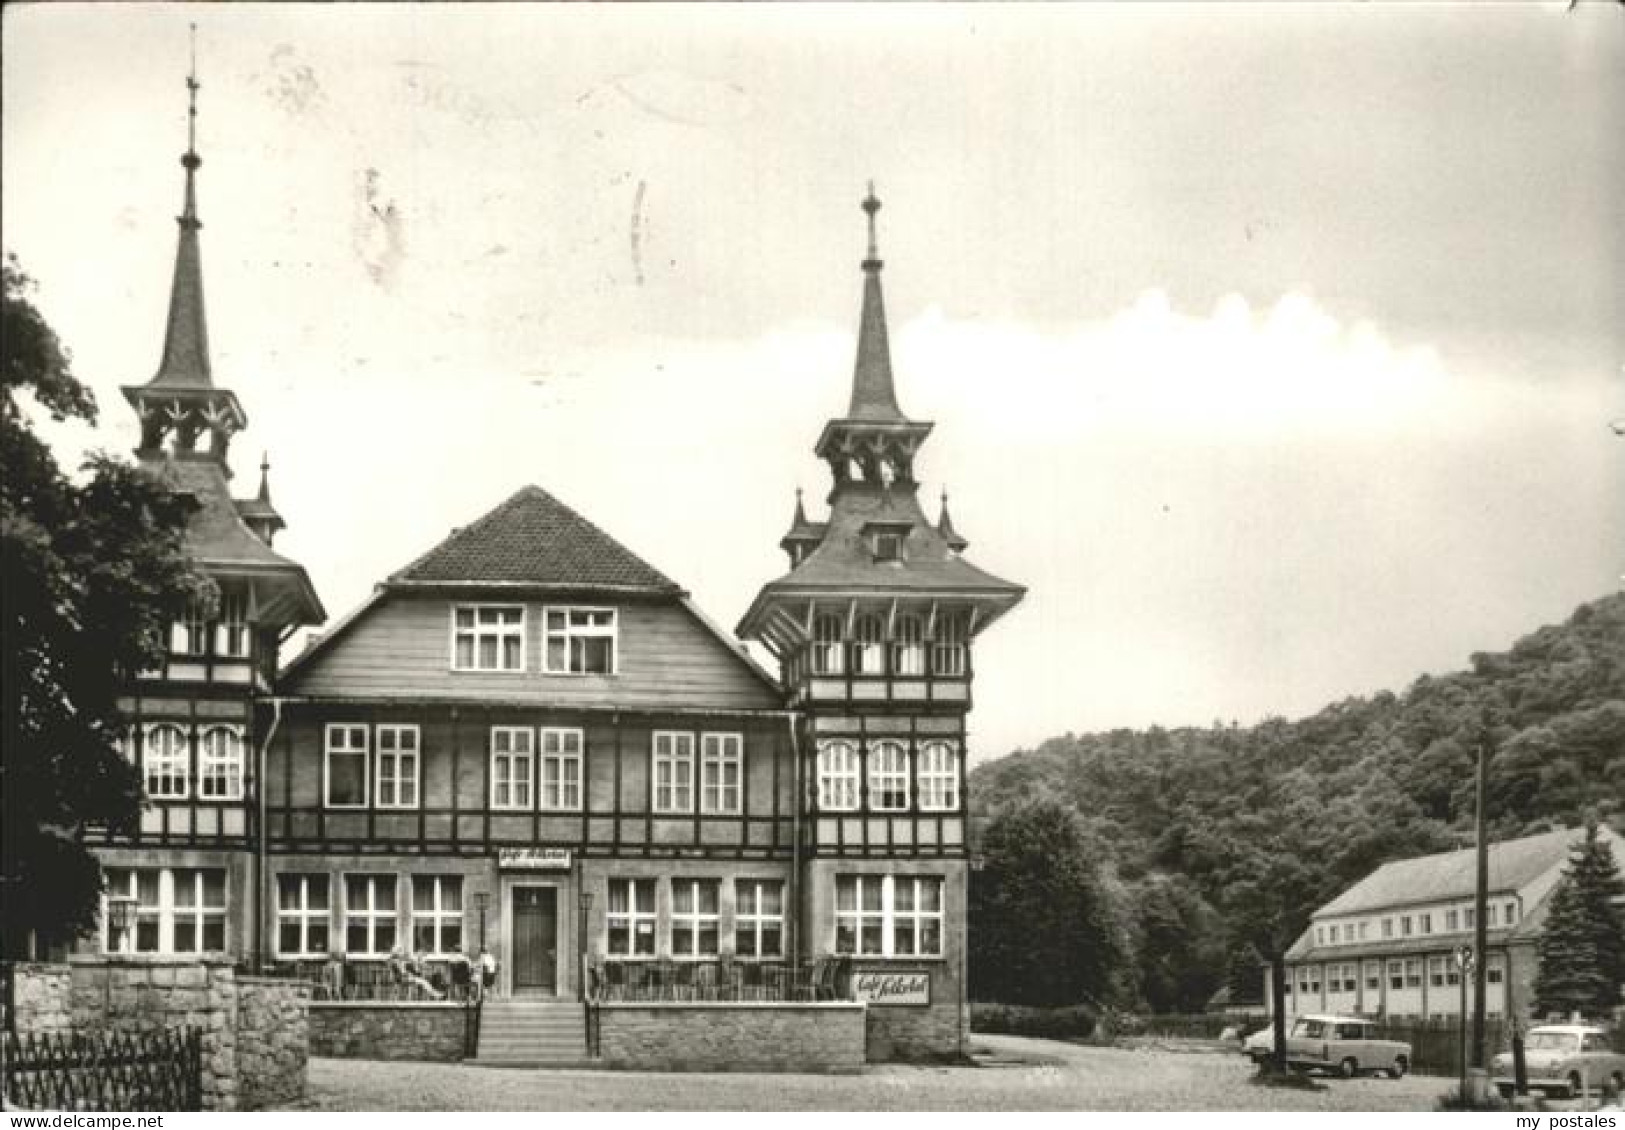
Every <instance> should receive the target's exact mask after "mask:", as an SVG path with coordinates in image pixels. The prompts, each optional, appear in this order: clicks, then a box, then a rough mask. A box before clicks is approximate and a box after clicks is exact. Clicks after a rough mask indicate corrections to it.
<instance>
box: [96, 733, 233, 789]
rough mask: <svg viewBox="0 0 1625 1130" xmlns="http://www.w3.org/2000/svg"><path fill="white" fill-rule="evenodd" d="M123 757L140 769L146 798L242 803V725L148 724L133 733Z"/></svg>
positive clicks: (128, 739) (126, 744)
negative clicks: (194, 797) (240, 801)
mask: <svg viewBox="0 0 1625 1130" xmlns="http://www.w3.org/2000/svg"><path fill="white" fill-rule="evenodd" d="M124 750H125V756H126V757H128V758H129V759H130V761H131V762H132V763H134V764H136V765H139V766H140V767H141V783H142V787H143V789H144V790H145V791H146V795H147V797H148V799H150V800H187V799H189V798H191V797H193V796H194V795H195V796H196V797H197V799H199V800H242V799H243V774H244V764H245V750H244V742H243V727H242V726H240V725H237V724H233V723H218V724H215V725H209V726H198V727H189V726H181V725H178V724H176V723H173V722H152V723H148V724H147V725H144V726H142V727H141V728H140V729H139V730H138V731H135V732H132V733H131V734H130V736H129V737H128V738H127V739H126V741H125V746H124Z"/></svg>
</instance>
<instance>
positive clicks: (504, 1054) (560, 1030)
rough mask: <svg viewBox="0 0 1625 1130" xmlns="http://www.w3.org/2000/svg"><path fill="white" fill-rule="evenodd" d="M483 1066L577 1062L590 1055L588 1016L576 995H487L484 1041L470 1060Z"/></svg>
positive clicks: (482, 1020) (482, 1016)
mask: <svg viewBox="0 0 1625 1130" xmlns="http://www.w3.org/2000/svg"><path fill="white" fill-rule="evenodd" d="M471 1062H473V1063H474V1064H476V1065H478V1066H481V1067H579V1066H584V1065H586V1064H588V1063H590V1062H591V1061H590V1060H589V1059H588V1057H587V1016H586V1009H585V1006H583V1005H581V1004H580V1003H578V1002H576V1001H549V1000H525V999H524V998H519V999H507V1000H492V999H489V998H487V1000H486V1001H485V1003H484V1005H482V1006H481V1009H480V1042H479V1045H478V1047H477V1048H476V1051H475V1057H474V1059H473V1060H472V1061H471Z"/></svg>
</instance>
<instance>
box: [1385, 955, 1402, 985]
mask: <svg viewBox="0 0 1625 1130" xmlns="http://www.w3.org/2000/svg"><path fill="white" fill-rule="evenodd" d="M1388 987H1389V988H1390V989H1403V988H1404V987H1405V966H1404V964H1403V963H1402V962H1398V961H1390V962H1389V963H1388Z"/></svg>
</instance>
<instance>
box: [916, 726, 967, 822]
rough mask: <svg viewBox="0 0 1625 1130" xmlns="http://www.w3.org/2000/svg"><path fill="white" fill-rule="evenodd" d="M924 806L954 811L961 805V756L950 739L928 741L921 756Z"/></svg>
mask: <svg viewBox="0 0 1625 1130" xmlns="http://www.w3.org/2000/svg"><path fill="white" fill-rule="evenodd" d="M919 778H920V809H921V810H922V811H925V812H952V811H953V810H954V809H956V808H958V807H959V757H958V755H957V753H956V752H955V750H954V747H953V746H951V745H949V744H948V743H947V742H926V743H925V744H924V745H923V746H921V747H920V757H919Z"/></svg>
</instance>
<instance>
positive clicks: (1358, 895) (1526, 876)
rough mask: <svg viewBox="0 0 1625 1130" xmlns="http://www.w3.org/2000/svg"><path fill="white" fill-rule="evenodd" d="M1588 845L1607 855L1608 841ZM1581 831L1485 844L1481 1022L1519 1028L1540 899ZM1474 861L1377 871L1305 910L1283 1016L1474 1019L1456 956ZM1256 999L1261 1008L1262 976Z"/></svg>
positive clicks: (1413, 862)
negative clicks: (1510, 1020)
mask: <svg viewBox="0 0 1625 1130" xmlns="http://www.w3.org/2000/svg"><path fill="white" fill-rule="evenodd" d="M1598 835H1599V836H1600V837H1602V838H1603V839H1604V840H1606V841H1607V842H1608V843H1609V844H1610V845H1611V846H1612V848H1613V850H1614V851H1615V852H1616V854H1617V853H1618V852H1619V850H1620V845H1621V842H1622V841H1621V840H1620V837H1619V836H1617V835H1616V834H1614V833H1613V832H1612V831H1611V830H1609V829H1608V828H1607V827H1603V828H1600V829H1599V831H1598ZM1585 836H1586V832H1585V829H1584V828H1564V829H1559V830H1557V831H1551V832H1542V833H1540V834H1538V835H1533V836H1525V837H1523V838H1521V839H1516V840H1506V841H1503V842H1501V843H1496V844H1491V845H1490V848H1489V852H1488V855H1489V899H1488V902H1487V904H1486V911H1485V916H1484V925H1485V928H1486V930H1487V937H1486V944H1485V949H1486V955H1485V958H1486V965H1485V1001H1484V1004H1485V1013H1486V1014H1487V1015H1488V1016H1490V1017H1503V1016H1518V1017H1521V1018H1525V1019H1527V1018H1528V1017H1529V1014H1530V1006H1531V1003H1532V986H1533V984H1534V979H1535V972H1536V969H1537V966H1538V958H1537V952H1536V951H1537V945H1538V943H1539V940H1540V934H1541V930H1542V928H1543V926H1544V924H1545V921H1546V913H1547V909H1548V906H1549V904H1550V902H1551V896H1552V894H1553V892H1554V891H1555V890H1556V889H1557V885H1558V883H1559V882H1560V881H1561V879H1562V878H1563V872H1564V868H1565V867H1566V866H1567V864H1568V859H1569V851H1570V849H1571V848H1572V847H1573V846H1574V845H1576V844H1579V843H1582V842H1584V840H1585ZM1476 885H1477V852H1476V851H1474V850H1473V849H1472V848H1465V849H1463V850H1461V851H1449V852H1442V853H1440V854H1438V855H1425V856H1419V857H1417V858H1415V859H1402V860H1397V861H1395V862H1392V863H1385V864H1383V865H1382V866H1381V867H1379V868H1377V869H1376V870H1375V871H1373V872H1372V873H1371V874H1370V875H1368V876H1366V877H1365V878H1364V879H1362V880H1360V882H1358V883H1356V884H1355V885H1354V886H1352V887H1350V888H1349V889H1348V890H1346V891H1344V892H1343V893H1342V894H1340V895H1338V896H1337V897H1336V898H1335V899H1333V900H1332V901H1331V902H1328V903H1327V904H1326V905H1325V906H1322V907H1321V908H1320V909H1319V910H1317V911H1315V913H1314V915H1313V917H1312V918H1311V920H1310V926H1309V928H1308V929H1307V930H1305V931H1304V933H1303V936H1302V937H1300V938H1299V939H1298V940H1297V942H1296V943H1294V944H1293V946H1292V948H1291V949H1289V950H1288V951H1287V955H1286V964H1287V968H1286V994H1287V995H1286V1012H1287V1015H1288V1016H1293V1015H1298V1014H1300V1013H1311V1012H1339V1013H1351V1014H1359V1015H1361V1016H1374V1017H1381V1018H1383V1019H1395V1020H1398V1019H1437V1018H1441V1017H1451V1016H1459V1015H1460V1014H1461V1010H1462V1005H1463V1001H1465V1002H1466V1007H1467V1009H1468V1011H1469V1012H1471V1011H1473V1009H1474V1000H1475V998H1474V992H1473V989H1474V977H1473V974H1472V973H1471V972H1469V973H1468V974H1467V976H1466V982H1467V983H1466V986H1465V996H1463V984H1462V981H1463V976H1462V969H1461V966H1460V964H1459V963H1458V961H1457V957H1456V955H1457V953H1458V952H1459V951H1460V950H1461V949H1462V947H1464V946H1471V945H1473V943H1474V939H1475V935H1476V928H1477V920H1476V912H1475V894H1476ZM1265 994H1266V995H1265V1001H1266V1005H1267V1007H1269V1008H1271V1009H1273V1006H1274V999H1273V994H1272V993H1271V992H1270V985H1269V978H1268V977H1266V978H1265Z"/></svg>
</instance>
